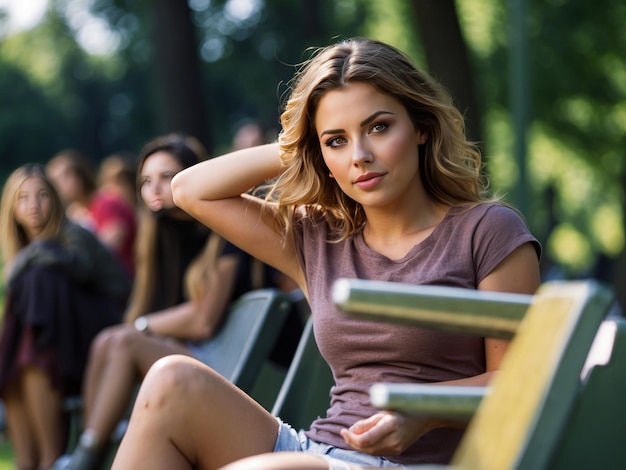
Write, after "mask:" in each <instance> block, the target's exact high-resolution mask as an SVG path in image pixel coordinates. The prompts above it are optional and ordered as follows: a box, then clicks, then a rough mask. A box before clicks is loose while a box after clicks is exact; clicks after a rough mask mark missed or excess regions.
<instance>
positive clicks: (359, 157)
mask: <svg viewBox="0 0 626 470" xmlns="http://www.w3.org/2000/svg"><path fill="white" fill-rule="evenodd" d="M373 159H374V157H373V155H372V152H371V150H370V149H369V147H368V146H367V144H366V143H365V142H363V141H360V140H358V141H356V142H355V144H354V149H353V152H352V161H353V162H354V164H355V165H358V164H362V163H371V162H372V160H373Z"/></svg>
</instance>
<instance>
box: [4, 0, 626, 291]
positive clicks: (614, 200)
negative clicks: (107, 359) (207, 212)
mask: <svg viewBox="0 0 626 470" xmlns="http://www.w3.org/2000/svg"><path fill="white" fill-rule="evenodd" d="M158 3H164V2H162V1H161V2H158V1H157V2H151V1H148V0H136V1H130V0H50V1H47V0H28V1H24V0H0V161H1V163H0V176H2V175H6V174H7V173H8V172H9V171H11V170H12V169H13V168H14V167H15V166H17V165H18V164H20V163H22V162H25V161H45V160H46V159H47V158H49V157H50V156H51V155H52V154H53V153H54V152H56V151H58V150H60V149H61V148H65V147H79V148H82V149H83V150H85V151H87V152H89V153H90V154H91V155H93V157H94V159H95V160H96V161H98V160H100V159H102V158H103V157H104V156H105V155H107V154H109V153H111V152H114V151H118V150H128V151H132V152H135V153H136V152H137V151H138V150H139V148H140V147H141V145H142V143H143V142H145V141H146V140H148V139H149V138H151V137H152V136H154V135H155V134H157V133H159V132H162V131H163V130H166V128H167V125H168V120H167V117H168V115H170V114H171V103H169V104H168V102H167V97H165V98H164V96H163V95H164V91H163V86H162V84H163V82H160V81H159V77H160V76H161V75H162V74H163V73H164V72H163V69H159V67H158V65H159V64H158V58H159V55H158V53H155V50H157V49H158V47H160V46H159V44H161V45H163V44H167V43H168V42H170V41H173V39H175V38H174V36H167V34H171V29H166V28H165V29H159V28H163V25H164V24H165V25H166V26H167V19H165V20H164V19H163V18H158V15H156V14H154V10H155V7H154V6H153V5H156V4H158ZM413 3H415V4H416V5H417V4H418V3H420V4H424V3H428V2H411V1H408V0H407V1H402V0H388V1H385V2H381V1H374V0H338V1H330V0H317V1H311V2H290V1H286V0H285V1H279V0H266V1H264V0H228V1H224V0H222V1H217V0H189V1H188V2H187V5H188V7H189V8H188V10H189V17H190V20H191V21H190V24H191V25H192V28H193V30H194V34H195V40H196V47H195V54H196V55H197V58H198V63H199V64H200V69H201V70H200V73H201V77H202V78H201V80H202V82H201V84H202V85H201V86H200V87H198V88H199V89H198V90H197V92H198V95H197V100H198V101H200V102H202V103H204V104H205V107H206V126H205V127H203V128H202V129H203V130H201V131H200V133H201V134H202V135H201V136H200V137H201V138H203V139H204V141H205V143H207V146H208V147H209V148H210V150H211V153H212V154H216V153H219V152H221V151H224V150H227V149H228V146H229V145H230V139H231V138H232V133H233V130H234V128H235V126H236V125H237V123H239V122H241V121H242V120H243V119H246V118H254V119H258V120H261V121H262V122H264V123H265V124H266V127H267V129H268V133H269V134H270V135H275V133H276V132H277V131H278V129H277V127H278V126H277V123H278V114H279V107H280V103H281V98H282V96H283V93H284V91H285V89H286V82H287V81H288V79H289V78H290V76H291V75H292V73H293V65H294V64H296V63H298V62H300V61H301V60H303V59H304V58H305V56H306V55H305V53H304V51H305V49H306V48H307V47H309V46H320V45H325V44H328V43H329V42H332V41H333V38H335V37H345V36H351V35H357V34H358V35H367V36H371V37H375V38H377V39H381V40H384V41H387V42H390V43H392V44H394V45H396V46H398V47H399V48H401V49H403V50H405V51H406V52H407V53H409V54H410V55H411V56H412V57H413V58H414V59H415V60H416V62H417V63H418V64H419V65H420V66H422V67H424V68H426V69H430V68H431V65H432V57H433V56H432V55H431V56H429V54H428V52H429V51H431V49H432V47H433V46H431V45H428V44H427V43H425V42H424V40H423V38H424V36H423V34H421V33H423V32H424V31H423V30H420V27H419V22H418V21H417V20H416V18H417V16H416V11H415V9H416V8H417V7H415V5H413ZM443 3H449V2H443ZM452 3H453V4H454V6H455V7H456V10H455V11H456V17H457V19H458V24H459V25H460V28H461V32H462V40H463V45H464V46H465V47H466V48H467V51H468V56H469V60H470V64H471V74H468V75H462V76H461V79H462V80H463V79H465V78H467V79H468V80H469V79H472V82H473V83H474V86H473V89H474V90H475V96H476V100H477V106H476V109H473V108H472V109H468V112H469V111H475V112H477V113H478V115H479V116H480V123H479V133H480V134H479V137H480V141H481V143H482V146H483V148H484V155H485V160H486V162H487V170H488V172H489V174H490V176H491V180H492V189H493V190H494V191H495V192H498V193H501V194H504V195H505V197H506V198H507V200H508V201H509V202H511V203H512V204H514V205H516V206H517V207H520V208H521V209H523V211H524V214H525V216H526V218H527V220H528V223H529V225H530V227H531V229H532V231H533V232H534V233H535V234H536V235H537V236H538V237H539V238H540V240H541V241H542V243H543V245H544V249H545V256H544V260H543V265H544V266H543V268H544V273H543V274H544V278H546V279H547V278H552V277H554V278H558V277H569V278H572V277H598V278H600V279H602V280H606V281H607V282H611V283H613V284H615V285H619V286H624V285H626V282H625V280H624V274H623V273H624V272H625V271H626V269H625V268H624V265H625V264H626V263H625V261H624V250H625V225H626V221H625V219H626V217H625V194H624V193H625V186H626V163H625V160H626V159H625V158H624V153H625V151H626V138H625V136H626V63H625V59H624V56H625V55H624V51H626V28H624V26H623V25H624V24H626V2H623V1H620V0H607V1H605V2H603V4H602V7H601V8H600V7H599V6H598V5H597V4H595V3H594V2H587V1H585V0H570V1H565V0H534V1H533V2H529V1H526V2H525V13H524V17H523V18H522V20H523V21H521V23H518V24H522V25H523V31H522V32H523V34H524V41H525V44H526V54H527V59H528V62H527V66H526V68H525V69H524V73H523V75H520V76H519V77H517V78H519V79H522V81H521V83H522V85H521V86H523V87H524V89H525V93H526V95H524V96H525V97H526V98H525V99H526V101H527V105H528V109H527V112H528V120H527V122H526V127H525V137H526V138H525V139H524V142H526V151H525V154H524V160H523V162H520V161H519V159H518V158H517V157H518V156H517V157H516V155H515V151H514V146H515V142H516V138H517V139H520V131H519V128H517V127H516V124H515V112H514V111H515V110H514V108H513V106H512V102H511V91H512V90H511V87H515V86H517V85H515V84H514V83H515V82H514V81H511V71H512V65H511V64H512V63H514V62H513V61H512V60H511V59H515V54H517V53H519V51H518V50H517V49H515V48H513V45H512V43H511V34H510V33H511V28H513V27H514V26H513V21H512V20H514V19H515V18H512V13H511V12H512V8H513V7H514V6H515V4H516V3H524V2H523V1H522V0H509V1H508V2H493V1H492V0H457V1H456V2H452ZM414 7H415V8H414ZM417 13H419V11H418V12H417ZM164 21H166V23H163V22H164ZM423 27H424V26H423V25H422V29H423ZM445 27H446V26H445V25H444V26H442V28H443V29H441V35H440V38H441V40H440V41H439V42H440V44H438V45H437V47H439V49H438V50H437V51H436V54H438V55H436V56H435V57H439V58H443V59H444V60H448V65H451V66H452V67H454V66H455V65H456V63H457V58H456V57H457V56H455V55H454V54H452V53H450V56H449V58H448V56H447V52H446V47H449V44H448V43H447V40H448V38H449V36H450V35H449V34H448V31H447V30H446V29H445ZM161 33H162V34H161ZM159 34H161V36H159ZM159 40H160V41H162V42H161V43H159ZM429 48H431V49H429ZM155 64H156V65H155ZM159 70H160V71H159ZM174 76H175V75H174ZM184 78H185V76H183V75H182V74H181V75H180V76H179V77H178V80H181V87H182V86H185V85H184V83H187V82H185V81H184V80H183V79H184ZM443 78H444V77H442V79H443ZM514 78H515V77H514ZM170 80H172V78H170ZM173 80H176V78H174V79H173ZM442 81H444V83H445V80H442ZM450 88H451V91H452V92H453V94H454V92H455V91H456V90H455V89H452V88H453V86H451V87H450ZM168 106H169V107H168ZM204 130H205V131H204ZM522 137H523V136H522ZM518 142H519V140H518ZM520 170H523V171H520ZM520 189H521V191H519V190H520Z"/></svg>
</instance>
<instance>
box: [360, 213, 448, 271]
mask: <svg viewBox="0 0 626 470" xmlns="http://www.w3.org/2000/svg"><path fill="white" fill-rule="evenodd" d="M449 209H450V207H449V206H445V205H443V204H439V203H436V202H434V201H431V200H428V201H426V202H425V203H423V204H420V205H419V206H415V205H414V207H413V208H411V209H410V210H406V211H389V210H376V209H369V210H368V211H367V212H366V214H367V222H366V223H365V226H364V228H363V239H364V240H365V243H366V244H367V245H368V246H369V247H370V248H371V249H372V250H374V251H376V252H378V253H380V254H383V255H385V256H387V257H388V258H390V259H399V258H402V257H404V256H405V255H406V253H408V251H409V250H410V249H411V248H412V247H413V246H415V245H417V244H419V243H421V242H423V241H424V240H425V239H426V238H428V237H429V236H430V235H431V234H432V232H433V231H434V230H435V228H436V227H437V226H438V225H439V223H441V221H442V220H443V219H444V217H445V216H446V214H447V213H448V210H449Z"/></svg>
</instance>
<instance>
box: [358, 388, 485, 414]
mask: <svg viewBox="0 0 626 470" xmlns="http://www.w3.org/2000/svg"><path fill="white" fill-rule="evenodd" d="M488 390H489V389H488V388H487V387H474V386H455V385H423V384H391V383H377V384H374V385H372V386H371V387H370V400H371V402H372V405H374V406H375V407H376V408H379V409H384V410H395V411H400V412H403V413H407V414H420V415H426V416H437V417H441V418H450V419H457V420H462V421H469V420H470V419H471V418H472V416H474V413H475V411H476V409H477V408H478V405H480V402H481V401H482V399H483V398H484V397H485V395H486V394H487V391H488Z"/></svg>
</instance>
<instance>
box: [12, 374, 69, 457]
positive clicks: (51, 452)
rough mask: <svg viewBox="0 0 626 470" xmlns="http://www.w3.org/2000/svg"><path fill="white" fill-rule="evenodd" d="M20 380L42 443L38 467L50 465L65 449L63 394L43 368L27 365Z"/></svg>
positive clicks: (39, 443)
mask: <svg viewBox="0 0 626 470" xmlns="http://www.w3.org/2000/svg"><path fill="white" fill-rule="evenodd" d="M21 380H22V384H23V391H24V397H25V402H26V409H27V411H28V413H29V415H30V421H31V423H32V427H33V430H34V432H35V437H36V439H37V444H38V446H39V453H40V462H39V464H40V465H39V466H40V467H42V468H50V467H51V466H52V464H53V463H54V462H55V461H56V459H58V458H59V456H60V455H61V453H62V452H63V421H62V413H61V397H60V396H59V393H58V392H57V391H56V390H54V389H53V388H52V386H51V384H50V380H49V378H48V376H47V375H46V374H45V373H44V372H43V371H42V370H40V369H37V368H34V367H26V368H25V369H24V370H23V372H22V379H21Z"/></svg>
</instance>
